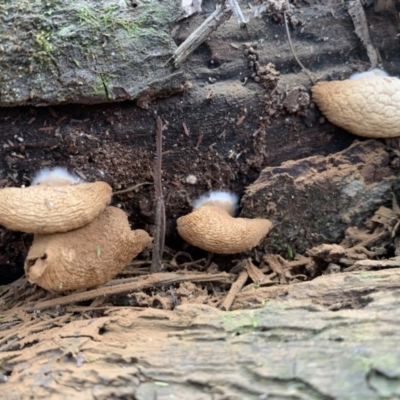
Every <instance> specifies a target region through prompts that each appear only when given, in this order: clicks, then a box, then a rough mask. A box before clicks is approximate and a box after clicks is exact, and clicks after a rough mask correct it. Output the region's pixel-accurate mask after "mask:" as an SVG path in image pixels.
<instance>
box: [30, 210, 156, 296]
mask: <svg viewBox="0 0 400 400" xmlns="http://www.w3.org/2000/svg"><path fill="white" fill-rule="evenodd" d="M151 240H152V239H151V237H150V236H149V235H148V233H147V232H145V231H143V230H140V229H138V230H135V231H132V230H131V228H130V226H129V222H128V218H127V216H126V214H125V213H124V212H123V211H122V210H120V209H119V208H116V207H107V208H106V209H105V210H104V211H103V212H102V213H101V214H100V215H99V216H98V217H97V218H96V219H95V220H94V221H92V222H91V223H90V224H88V225H86V226H84V227H83V228H80V229H76V230H74V231H70V232H66V233H56V234H52V235H35V237H34V241H33V244H32V246H31V248H30V250H29V253H28V256H27V258H26V260H25V274H26V276H27V278H28V280H29V281H30V282H32V283H36V284H38V285H39V286H41V287H43V288H44V289H47V290H50V291H55V292H60V291H65V290H74V289H86V288H89V287H93V286H97V285H101V284H103V283H105V282H107V281H108V280H110V279H112V278H113V277H114V276H115V275H117V274H118V272H120V271H121V270H122V269H124V268H125V266H126V265H127V264H128V263H129V262H130V261H131V260H132V259H133V258H134V257H136V256H137V255H138V254H139V253H140V252H141V251H142V250H143V249H144V248H146V247H147V246H149V245H150V243H151Z"/></svg>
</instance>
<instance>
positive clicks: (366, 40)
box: [349, 0, 380, 69]
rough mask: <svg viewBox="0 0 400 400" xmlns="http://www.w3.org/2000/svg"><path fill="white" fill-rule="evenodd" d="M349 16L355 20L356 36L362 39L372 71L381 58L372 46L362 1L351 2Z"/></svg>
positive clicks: (354, 0) (353, 0)
mask: <svg viewBox="0 0 400 400" xmlns="http://www.w3.org/2000/svg"><path fill="white" fill-rule="evenodd" d="M349 15H350V17H351V19H352V20H353V23H354V27H355V33H356V35H357V36H358V37H359V38H360V40H361V42H362V44H363V45H364V47H365V50H366V51H367V54H368V58H369V61H370V63H371V69H372V68H376V67H377V65H378V62H379V61H380V60H379V58H380V57H379V53H378V52H377V51H376V49H375V47H374V45H373V44H372V41H371V37H370V35H369V30H368V23H367V17H366V15H365V11H364V7H363V6H362V4H361V0H352V1H350V2H349Z"/></svg>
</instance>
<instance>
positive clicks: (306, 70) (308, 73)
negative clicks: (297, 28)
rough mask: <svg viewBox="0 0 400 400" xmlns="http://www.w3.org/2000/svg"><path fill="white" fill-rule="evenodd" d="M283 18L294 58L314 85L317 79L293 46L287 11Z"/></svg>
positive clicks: (287, 3) (287, 1)
mask: <svg viewBox="0 0 400 400" xmlns="http://www.w3.org/2000/svg"><path fill="white" fill-rule="evenodd" d="M286 6H287V9H288V10H289V7H290V6H289V0H286ZM283 19H284V21H285V29H286V35H287V38H288V41H289V47H290V51H291V52H292V54H293V57H294V59H295V60H296V61H297V64H299V65H300V68H301V69H302V70H303V71H304V72H305V73H306V74H307V76H308V77H309V78H310V81H311V82H312V84H313V85H315V80H314V78H313V77H312V75H311V72H310V71H309V70H308V69H307V68H306V67H305V66H304V65H303V63H302V62H301V61H300V60H299V58H298V57H297V55H296V53H295V52H294V48H293V44H292V38H291V37H290V31H289V25H288V22H287V15H286V11H284V12H283Z"/></svg>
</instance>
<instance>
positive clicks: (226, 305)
mask: <svg viewBox="0 0 400 400" xmlns="http://www.w3.org/2000/svg"><path fill="white" fill-rule="evenodd" d="M248 277H249V274H248V273H247V271H242V272H241V273H240V274H239V277H238V278H237V280H236V281H235V282H234V283H232V286H231V288H230V289H229V293H228V295H227V296H226V297H225V299H224V301H223V302H222V303H221V310H222V311H229V310H230V308H231V307H232V304H233V302H234V301H235V297H236V296H237V294H238V293H239V292H240V291H241V290H242V288H243V286H244V284H245V283H246V281H247V278H248Z"/></svg>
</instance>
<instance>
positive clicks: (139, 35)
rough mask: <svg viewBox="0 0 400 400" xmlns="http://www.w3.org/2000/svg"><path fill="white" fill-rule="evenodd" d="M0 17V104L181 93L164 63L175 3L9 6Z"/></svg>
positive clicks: (120, 0) (114, 0) (124, 0)
mask: <svg viewBox="0 0 400 400" xmlns="http://www.w3.org/2000/svg"><path fill="white" fill-rule="evenodd" d="M0 11H1V14H2V15H4V18H3V21H4V22H3V24H1V26H0V43H1V47H0V106H14V105H24V104H31V105H48V104H63V103H88V104H93V103H103V102H108V101H118V100H125V99H135V98H137V97H139V96H140V95H144V96H145V97H147V98H150V99H151V98H152V97H155V96H157V95H158V94H161V95H166V94H169V93H173V92H175V91H178V90H180V88H181V81H182V75H181V72H180V71H176V70H173V69H172V68H171V67H170V66H167V65H165V61H166V60H167V59H168V58H169V57H170V56H171V55H172V53H173V51H174V50H175V48H176V45H175V43H174V41H173V40H172V38H171V36H170V34H169V30H170V27H171V25H172V23H173V22H174V20H175V19H176V18H177V16H179V13H180V1H179V0H171V1H168V2H162V3H161V2H159V1H156V0H140V1H128V0H92V1H81V0H77V1H74V2H63V1H61V0H36V1H26V0H22V1H17V0H11V1H9V2H7V3H5V4H4V3H3V4H1V5H0Z"/></svg>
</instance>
